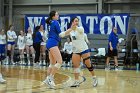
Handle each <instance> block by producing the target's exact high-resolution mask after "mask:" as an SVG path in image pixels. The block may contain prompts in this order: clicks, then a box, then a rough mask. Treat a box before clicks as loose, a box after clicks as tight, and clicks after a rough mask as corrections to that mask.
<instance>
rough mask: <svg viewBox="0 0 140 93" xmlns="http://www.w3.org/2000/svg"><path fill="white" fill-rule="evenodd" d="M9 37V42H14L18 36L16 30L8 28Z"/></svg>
mask: <svg viewBox="0 0 140 93" xmlns="http://www.w3.org/2000/svg"><path fill="white" fill-rule="evenodd" d="M7 38H8V40H7V41H8V42H14V41H15V39H16V38H17V35H16V33H15V31H10V30H8V31H7Z"/></svg>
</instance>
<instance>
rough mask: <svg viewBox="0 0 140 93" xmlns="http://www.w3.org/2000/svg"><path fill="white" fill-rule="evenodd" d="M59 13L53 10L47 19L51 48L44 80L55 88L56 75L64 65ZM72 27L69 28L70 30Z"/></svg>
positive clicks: (48, 43) (48, 46) (49, 45)
mask: <svg viewBox="0 0 140 93" xmlns="http://www.w3.org/2000/svg"><path fill="white" fill-rule="evenodd" d="M58 18H59V14H58V12H56V11H51V12H50V14H49V17H48V18H47V20H46V23H47V27H48V40H47V44H46V47H47V49H48V50H49V59H50V65H49V68H48V73H47V74H48V75H47V77H46V79H45V81H43V82H44V83H46V84H48V85H49V87H50V88H55V83H54V75H55V73H56V72H57V71H58V70H59V68H60V67H61V65H62V56H61V53H60V50H59V48H58V43H59V42H60V37H59V34H60V33H61V30H60V25H59V23H58V21H57V20H58ZM71 30H72V29H68V32H69V31H71Z"/></svg>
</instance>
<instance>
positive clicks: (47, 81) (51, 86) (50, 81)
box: [43, 76, 55, 89]
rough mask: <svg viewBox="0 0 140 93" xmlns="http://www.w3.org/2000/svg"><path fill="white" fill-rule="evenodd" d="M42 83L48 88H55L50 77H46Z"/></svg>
mask: <svg viewBox="0 0 140 93" xmlns="http://www.w3.org/2000/svg"><path fill="white" fill-rule="evenodd" d="M43 83H45V84H47V85H48V87H49V88H52V89H54V88H55V83H54V80H53V78H52V77H50V76H47V78H46V79H45V80H44V81H43Z"/></svg>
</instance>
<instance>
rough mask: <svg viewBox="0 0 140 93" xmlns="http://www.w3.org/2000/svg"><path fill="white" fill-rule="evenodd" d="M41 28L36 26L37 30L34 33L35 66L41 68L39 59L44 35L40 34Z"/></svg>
mask: <svg viewBox="0 0 140 93" xmlns="http://www.w3.org/2000/svg"><path fill="white" fill-rule="evenodd" d="M39 29H40V26H36V27H35V30H34V32H33V47H34V50H35V60H34V66H35V67H38V66H39V58H40V47H41V42H42V41H43V38H42V35H41V33H40V32H39Z"/></svg>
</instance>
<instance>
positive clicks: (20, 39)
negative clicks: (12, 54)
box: [17, 30, 25, 64]
mask: <svg viewBox="0 0 140 93" xmlns="http://www.w3.org/2000/svg"><path fill="white" fill-rule="evenodd" d="M17 46H18V49H19V53H20V61H21V62H20V63H21V64H25V61H24V49H25V36H24V32H23V31H22V30H21V31H20V35H19V36H18V41H17Z"/></svg>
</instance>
